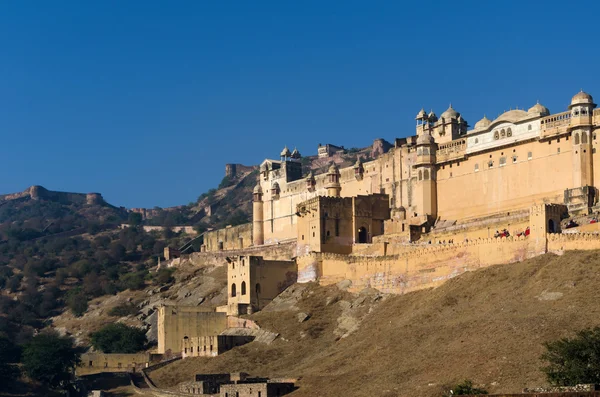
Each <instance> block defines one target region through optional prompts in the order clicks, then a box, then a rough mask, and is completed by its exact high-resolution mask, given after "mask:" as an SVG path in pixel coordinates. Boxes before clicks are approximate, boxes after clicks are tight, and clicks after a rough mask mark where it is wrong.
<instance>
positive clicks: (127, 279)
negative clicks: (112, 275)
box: [121, 272, 146, 291]
mask: <svg viewBox="0 0 600 397" xmlns="http://www.w3.org/2000/svg"><path fill="white" fill-rule="evenodd" d="M144 273H145V272H144ZM121 286H122V287H123V289H130V290H132V291H137V290H141V289H144V287H145V286H146V283H145V282H144V274H142V272H137V273H127V274H125V275H123V276H121Z"/></svg>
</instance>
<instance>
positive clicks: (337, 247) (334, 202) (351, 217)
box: [296, 194, 390, 254]
mask: <svg viewBox="0 0 600 397" xmlns="http://www.w3.org/2000/svg"><path fill="white" fill-rule="evenodd" d="M296 214H297V215H298V228H297V230H298V240H297V241H298V252H299V253H308V252H331V253H336V254H350V253H351V252H352V246H353V245H354V244H365V243H371V242H372V239H373V237H375V236H379V235H381V234H383V233H384V222H385V221H386V220H388V219H390V208H389V197H388V195H387V194H371V195H368V196H356V197H339V196H338V197H325V196H317V197H313V198H311V199H309V200H307V201H304V202H302V203H300V204H298V206H297V213H296Z"/></svg>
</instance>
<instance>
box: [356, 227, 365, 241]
mask: <svg viewBox="0 0 600 397" xmlns="http://www.w3.org/2000/svg"><path fill="white" fill-rule="evenodd" d="M366 242H367V229H366V228H365V227H364V226H363V227H361V228H360V229H358V243H359V244H365V243H366Z"/></svg>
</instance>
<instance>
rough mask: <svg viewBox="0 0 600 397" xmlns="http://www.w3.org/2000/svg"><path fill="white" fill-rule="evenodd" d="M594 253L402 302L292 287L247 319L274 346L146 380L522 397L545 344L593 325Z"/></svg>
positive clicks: (254, 346) (599, 262)
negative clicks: (271, 381) (293, 381)
mask: <svg viewBox="0 0 600 397" xmlns="http://www.w3.org/2000/svg"><path fill="white" fill-rule="evenodd" d="M598 254H599V252H572V253H566V254H565V255H564V256H560V257H559V256H555V255H551V254H548V255H545V256H542V257H538V258H535V259H532V260H528V261H525V262H522V263H515V264H510V265H500V266H494V267H490V268H487V269H482V270H479V271H475V272H470V273H465V274H463V275H461V276H460V277H457V278H454V279H452V280H449V281H448V282H447V283H445V284H444V285H442V286H441V287H439V288H437V289H432V290H425V291H419V292H414V293H410V294H406V295H403V296H389V295H388V296H385V295H381V294H379V293H378V292H377V291H373V290H366V291H363V292H362V293H360V294H350V293H348V292H347V291H345V287H347V284H344V283H341V284H340V285H339V286H330V287H318V286H316V285H296V286H294V287H292V288H291V289H289V290H288V291H286V292H285V293H284V295H283V296H282V297H281V298H280V299H278V302H275V303H274V304H273V305H271V306H270V307H268V308H267V309H265V310H264V311H262V312H259V313H256V314H254V315H252V316H250V317H251V318H252V319H254V320H255V321H257V322H258V323H259V324H260V325H261V326H262V327H263V328H266V329H269V330H272V331H275V332H278V333H280V337H279V338H278V339H276V340H275V342H273V343H272V344H270V345H264V344H260V343H258V342H252V343H250V344H248V345H245V346H242V347H238V348H235V349H233V350H231V351H229V352H227V353H225V354H223V355H221V356H219V357H216V358H190V359H185V360H183V361H180V362H177V363H174V364H172V365H169V366H167V367H164V368H162V369H159V370H157V371H154V372H152V373H151V377H152V379H153V380H154V381H155V382H156V383H157V384H158V385H159V386H160V387H164V388H168V387H174V386H175V385H176V384H177V383H179V382H181V381H186V380H190V379H192V378H193V375H194V374H196V373H215V372H232V371H245V372H249V373H251V374H252V375H259V376H271V377H297V378H299V381H298V386H300V388H299V389H298V390H297V391H296V392H294V393H293V394H291V395H292V396H294V397H296V396H298V397H301V396H315V395H318V396H341V395H343V396H357V397H358V396H368V395H379V396H387V397H391V396H411V397H415V396H440V395H441V391H442V390H443V388H444V385H447V384H451V383H454V382H457V381H461V380H463V379H471V380H473V381H474V382H475V383H476V384H478V385H481V386H483V387H485V388H486V389H488V391H490V392H520V391H521V389H522V388H523V387H531V386H539V385H543V384H545V380H544V377H543V374H542V373H541V372H540V371H539V368H540V366H541V365H542V363H541V362H540V360H539V356H540V354H541V353H542V351H543V346H542V343H543V342H545V341H550V340H555V339H557V338H560V337H564V336H570V335H573V333H574V332H575V331H577V330H580V329H582V328H586V327H591V326H597V325H600V324H599V323H600V320H598V315H599V314H600V307H599V306H598V304H597V300H598V297H599V292H598V285H599V283H600V259H599V256H598ZM300 313H301V314H300ZM306 315H308V317H307V316H306Z"/></svg>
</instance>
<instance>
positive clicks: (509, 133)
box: [506, 128, 512, 138]
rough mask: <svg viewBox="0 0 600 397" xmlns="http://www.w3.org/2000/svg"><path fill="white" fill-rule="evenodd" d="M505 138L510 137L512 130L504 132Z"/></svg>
mask: <svg viewBox="0 0 600 397" xmlns="http://www.w3.org/2000/svg"><path fill="white" fill-rule="evenodd" d="M506 136H507V137H509V138H510V137H511V136H512V130H511V129H510V128H508V129H507V130H506Z"/></svg>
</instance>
